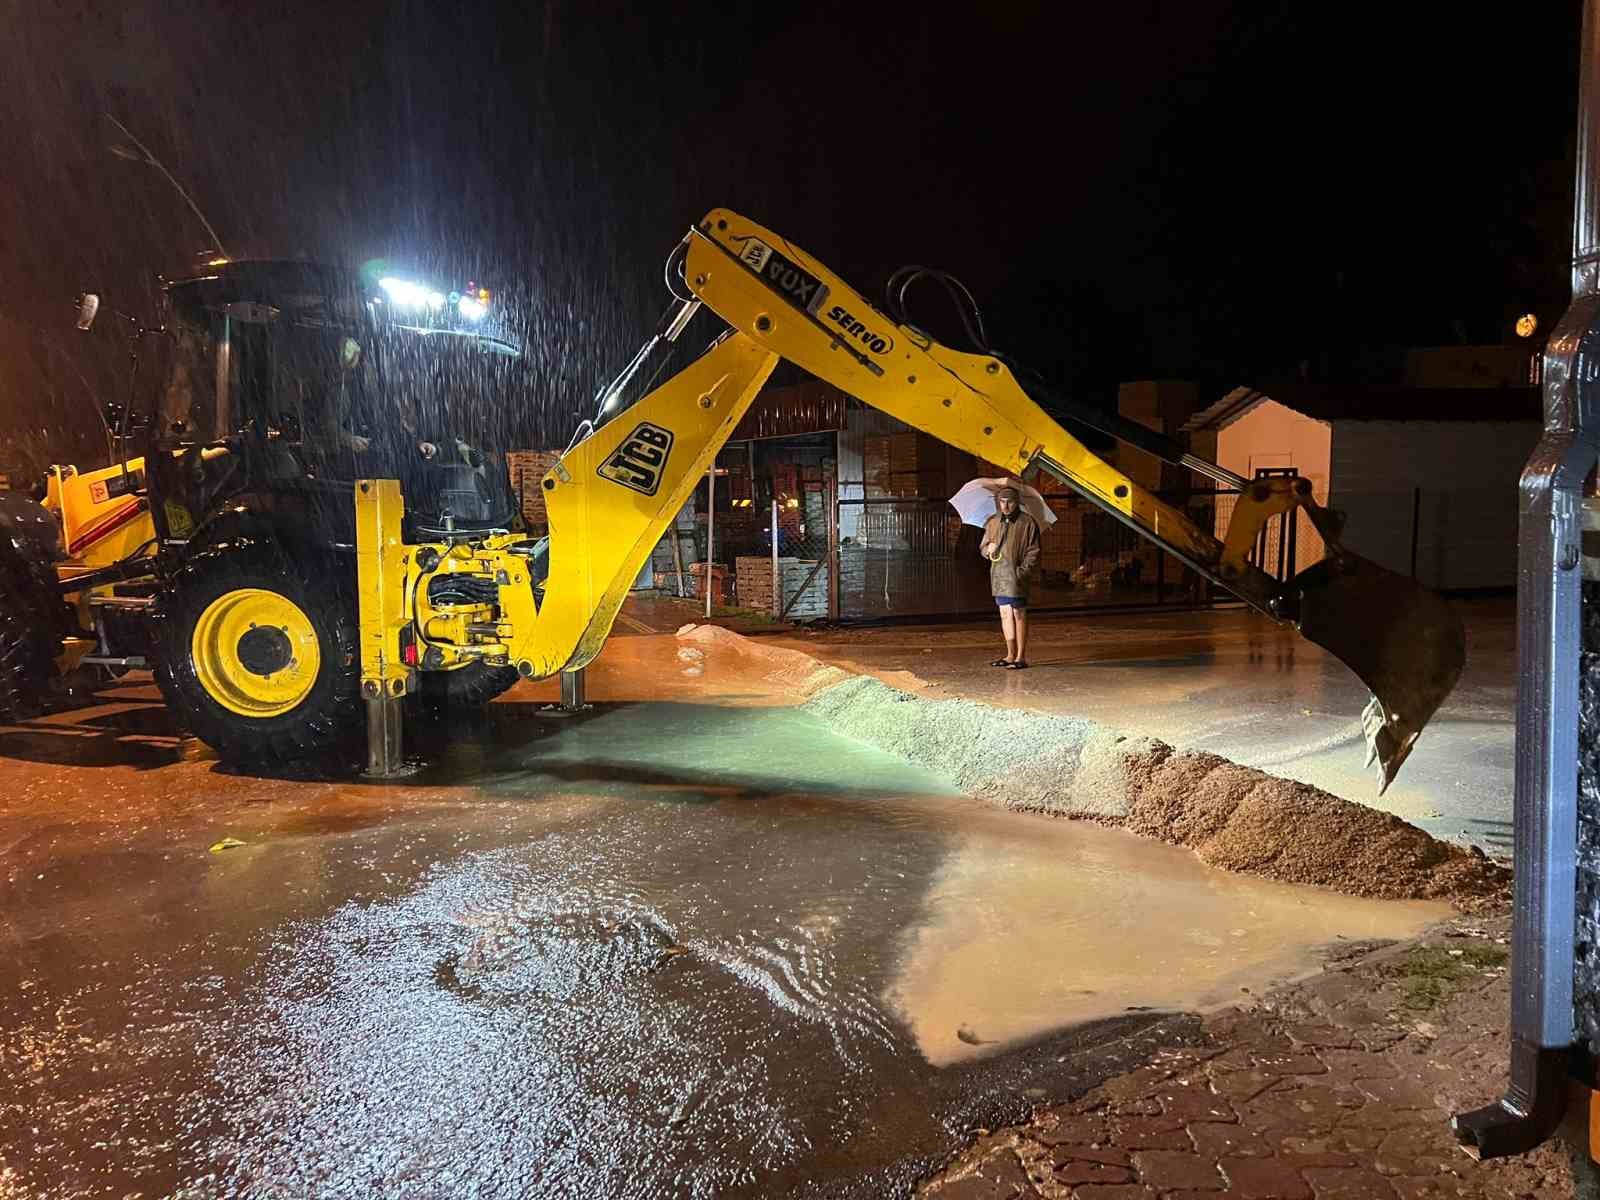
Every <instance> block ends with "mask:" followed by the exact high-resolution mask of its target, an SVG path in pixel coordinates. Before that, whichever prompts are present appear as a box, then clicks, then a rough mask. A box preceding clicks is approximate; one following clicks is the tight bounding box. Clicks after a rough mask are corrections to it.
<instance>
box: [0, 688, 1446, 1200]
mask: <svg viewBox="0 0 1600 1200" xmlns="http://www.w3.org/2000/svg"><path fill="white" fill-rule="evenodd" d="M491 714H492V716H493V719H492V720H491V721H489V722H487V723H484V724H482V725H480V727H479V728H478V729H477V730H476V732H475V735H474V736H473V737H472V738H470V739H465V740H463V741H462V742H460V743H459V744H458V745H457V746H456V747H455V748H453V749H449V750H447V751H445V753H444V755H443V759H442V761H441V763H440V765H439V766H437V767H436V768H434V769H431V770H430V771H428V772H425V773H424V774H423V775H421V776H418V777H416V778H414V779H413V780H410V781H408V782H407V783H406V784H405V785H404V786H399V787H393V788H371V787H358V786H353V785H318V786H319V787H320V788H321V789H322V793H321V794H322V799H321V800H320V801H319V804H318V805H317V806H315V807H313V808H311V809H300V810H297V811H294V812H287V811H283V807H282V805H281V804H279V805H277V806H274V804H273V802H272V801H270V800H259V799H258V800H252V801H251V802H250V804H251V805H252V806H253V807H239V808H237V809H230V808H229V805H230V804H235V803H238V801H237V797H236V796H235V795H234V793H240V794H242V793H245V792H249V793H251V794H252V795H255V794H258V793H261V792H262V789H263V788H264V789H265V794H266V795H268V796H270V795H271V794H272V793H273V792H274V791H276V793H277V795H278V796H279V797H280V799H281V798H283V797H285V796H287V795H288V794H289V792H291V791H292V790H293V789H295V788H299V787H304V786H306V785H303V784H286V783H281V782H270V781H269V782H268V783H267V784H265V785H263V784H262V783H261V782H260V781H244V780H238V779H233V778H230V777H228V776H226V775H224V774H221V773H220V772H218V771H217V770H216V769H215V767H214V765H212V764H205V763H179V764H174V765H172V766H169V767H165V768H159V769H157V770H156V771H155V772H154V773H155V774H157V775H163V776H169V777H170V778H169V781H168V783H167V785H166V786H168V787H179V788H185V789H190V790H192V791H193V792H194V793H195V794H196V795H197V796H201V797H204V798H205V799H207V800H208V801H209V803H211V804H212V805H213V806H214V810H213V811H214V812H221V813H225V814H226V813H230V812H231V813H232V814H233V816H234V818H235V822H236V827H237V828H238V829H239V830H240V831H241V834H242V840H243V841H244V842H245V844H244V845H243V846H241V847H239V848H237V849H233V850H229V851H226V852H223V853H219V854H209V853H207V852H206V850H205V847H206V845H207V844H209V842H210V841H211V839H212V838H213V837H214V836H215V834H216V832H217V829H216V828H215V827H214V826H212V825H206V824H201V823H200V822H199V821H190V822H188V823H183V822H178V823H175V824H172V825H162V824H160V823H156V824H154V825H152V826H150V827H140V828H135V829H132V830H128V831H124V833H122V834H119V835H118V836H116V837H114V838H111V839H109V841H108V842H106V843H105V844H102V845H96V844H95V840H97V839H98V838H99V837H100V835H99V834H96V833H94V832H92V831H91V830H90V829H88V828H87V827H85V826H71V825H63V826H61V827H57V828H53V829H52V828H50V827H48V825H46V826H45V827H42V828H40V829H38V830H36V831H35V833H34V834H33V838H34V843H33V844H34V845H35V849H34V850H33V851H29V852H26V853H25V852H23V851H21V850H19V849H18V845H19V843H18V842H17V841H16V840H15V839H13V838H11V837H10V833H11V832H14V830H13V828H12V827H13V826H14V825H15V822H12V823H11V825H0V834H3V835H5V836H6V838H7V840H6V842H5V844H6V845H8V846H10V847H11V853H9V854H8V858H7V871H8V875H7V877H6V879H5V880H4V883H3V886H0V893H3V894H0V901H3V908H0V911H4V912H6V913H7V914H10V919H9V924H8V934H9V937H8V941H9V942H10V949H11V953H10V954H8V955H7V957H6V961H5V962H4V963H3V964H0V1024H3V1027H4V1034H5V1036H4V1040H3V1043H0V1079H4V1080H5V1082H4V1083H3V1084H0V1197H11V1196H35V1195H41V1196H62V1197H66V1196H91V1195H92V1196H99V1195H108V1196H126V1195H130V1194H140V1195H143V1196H158V1195H166V1194H177V1195H180V1196H194V1197H201V1196H204V1197H211V1196H246V1195H248V1196H285V1197H290V1196H293V1197H304V1196H317V1197H322V1196H405V1197H412V1196H461V1195H473V1196H484V1197H498V1196H507V1197H511V1196H533V1195H537V1196H553V1197H555V1196H574V1197H576V1196H613V1195H614V1196H663V1197H665V1196H711V1195H736V1194H747V1195H783V1194H789V1193H791V1192H793V1191H795V1190H797V1189H801V1188H803V1187H806V1186H812V1185H817V1186H821V1185H824V1184H835V1185H846V1184H852V1183H853V1185H854V1187H855V1188H856V1190H857V1191H858V1192H859V1194H863V1195H881V1194H892V1193H893V1192H895V1191H896V1190H899V1189H903V1187H904V1185H905V1183H906V1181H907V1180H908V1179H909V1178H912V1177H914V1175H915V1174H916V1171H917V1169H918V1167H917V1163H918V1162H919V1161H920V1162H923V1163H925V1162H927V1161H928V1159H929V1158H930V1157H933V1156H937V1155H939V1154H942V1153H944V1152H946V1151H947V1150H949V1149H951V1148H952V1147H953V1146H954V1145H955V1142H956V1138H957V1136H958V1134H959V1132H960V1128H959V1127H960V1125H961V1124H962V1117H961V1116H960V1114H961V1113H963V1112H966V1111H969V1110H970V1104H971V1101H972V1099H973V1097H974V1096H975V1095H979V1094H982V1093H983V1092H984V1091H985V1089H989V1090H994V1088H995V1087H996V1080H999V1079H1001V1078H1002V1077H1004V1078H1006V1079H1008V1080H1012V1081H1014V1079H1015V1066H1014V1064H1015V1062H1016V1061H1019V1060H1025V1059H1026V1058H1027V1056H1028V1055H1029V1054H1030V1053H1031V1052H1032V1051H1030V1050H1029V1049H1028V1048H1026V1047H1024V1048H1022V1049H1020V1050H1016V1051H1014V1052H1011V1053H1009V1054H1007V1053H1001V1052H1002V1051H1005V1050H1007V1047H1006V1046H1004V1045H1003V1044H1001V1043H1004V1042H1006V1041H1014V1040H1016V1039H1023V1040H1026V1039H1031V1038H1036V1037H1038V1036H1040V1035H1043V1034H1045V1033H1047V1032H1049V1031H1050V1030H1052V1029H1054V1028H1056V1027H1058V1026H1060V1025H1062V1024H1064V1023H1066V1022H1068V1021H1075V1020H1082V1019H1084V1018H1089V1017H1116V1018H1118V1020H1117V1021H1113V1022H1110V1023H1107V1024H1104V1025H1100V1026H1088V1027H1086V1028H1085V1029H1084V1030H1083V1031H1082V1032H1081V1033H1079V1034H1077V1035H1074V1036H1075V1037H1077V1039H1078V1043H1093V1042H1096V1041H1104V1040H1106V1039H1108V1038H1111V1037H1114V1036H1116V1035H1117V1034H1119V1033H1121V1032H1125V1031H1126V1029H1127V1028H1128V1026H1129V1022H1130V1021H1132V1022H1134V1023H1137V1022H1144V1021H1148V1020H1149V1018H1148V1017H1146V1016H1143V1015H1140V1016H1137V1017H1134V1018H1129V1017H1127V1016H1125V1015H1123V1014H1124V1010H1125V1009H1126V1008H1128V1007H1131V1006H1141V1007H1142V1006H1154V1007H1163V1006H1183V1005H1191V1004H1194V1003H1198V1002H1200V1001H1201V1000H1204V999H1207V998H1211V997H1212V996H1213V994H1220V992H1221V991H1230V992H1231V991H1233V990H1235V989H1236V988H1237V987H1238V986H1241V981H1243V985H1245V986H1251V985H1259V984H1261V983H1264V982H1265V981H1266V980H1267V979H1270V978H1273V977H1277V976H1280V975H1281V974H1283V973H1286V972H1289V971H1293V970H1295V969H1297V968H1298V967H1300V966H1303V965H1305V964H1306V963H1308V962H1310V961H1311V959H1312V956H1311V953H1310V951H1311V947H1313V946H1314V945H1315V944H1317V943H1321V942H1327V941H1330V940H1332V939H1333V938H1334V937H1335V936H1337V935H1339V934H1345V935H1349V936H1360V937H1367V936H1374V935H1383V936H1397V935H1399V934H1402V933H1405V932H1409V931H1410V930H1412V929H1415V928H1416V927H1418V926H1419V925H1420V924H1421V923H1423V922H1424V921H1425V920H1426V919H1427V918H1428V917H1429V916H1430V915H1432V914H1433V913H1435V912H1436V911H1437V910H1435V909H1431V908H1426V907H1423V906H1410V907H1402V906H1392V905H1390V906H1386V905H1372V904H1368V905H1363V904H1361V903H1359V902H1353V901H1347V900H1344V899H1340V898H1334V897H1328V896H1325V895H1323V894H1321V893H1306V892H1304V891H1297V890H1295V889H1291V888H1285V887H1281V886H1277V885H1271V884H1266V883H1263V882H1261V881H1255V880H1245V879H1241V878H1237V877H1230V876H1223V875H1219V874H1218V873H1215V872H1211V871H1208V870H1205V869H1203V868H1200V867H1199V866H1197V865H1196V864H1195V863H1194V861H1193V860H1192V859H1191V858H1189V857H1188V856H1187V855H1184V854H1182V853H1181V852H1178V851H1174V850H1172V849H1170V848H1168V847H1163V846H1158V845H1154V844H1150V843H1145V842H1141V841H1137V840H1136V839H1133V838H1130V837H1127V836H1125V835H1122V834H1120V833H1116V832H1112V831H1107V830H1101V829H1098V828H1094V827H1086V826H1079V825H1072V824H1067V823H1063V822H1057V821H1049V820H1046V819H1043V818H1038V819H1035V818H1024V817H1019V816H1017V815H1015V814H1001V813H995V812H992V811H989V810H986V809H983V808H981V807H980V806H978V805H976V804H974V803H972V802H969V801H967V800H964V799H961V798H958V797H956V796H954V795H953V794H952V792H951V791H950V789H949V788H947V787H945V786H944V785H942V784H941V783H940V782H939V781H937V780H935V779H933V778H931V777H929V776H927V775H925V774H922V773H920V772H917V771H914V770H912V769H909V768H907V767H905V766H904V765H902V764H900V763H899V762H898V761H896V760H893V759H890V758H889V757H888V756H886V755H883V754H881V753H879V752H877V751H874V750H871V749H869V748H867V747H864V746H861V745H858V744H855V743H852V742H848V741H846V740H844V739H841V738H839V737H837V736H835V735H833V734H831V733H829V732H827V731H826V730H825V729H823V728H822V727H821V726H820V725H818V724H816V723H815V722H814V721H813V720H812V719H811V718H809V717H807V716H805V715H804V714H802V713H799V712H797V711H794V710H789V709H780V708H759V709H752V708H738V707H714V706H710V705H693V704H641V705H632V706H628V705H622V706H615V707H610V708H606V707H602V708H600V709H598V710H597V711H596V712H595V713H593V714H592V715H590V716H589V717H588V718H584V719H562V718H559V717H556V716H551V715H546V716H536V715H532V714H531V711H530V706H527V705H518V704H507V705H497V706H494V707H493V708H492V709H491ZM7 769H10V766H9V764H8V768H7ZM30 769H32V768H30ZM35 876H36V877H35ZM1141 904H1143V905H1146V906H1147V911H1148V913H1149V914H1150V920H1149V922H1147V923H1145V927H1146V928H1147V929H1148V936H1147V937H1146V938H1145V939H1144V940H1143V941H1137V940H1136V941H1135V942H1133V943H1128V945H1127V946H1125V947H1124V948H1123V950H1121V951H1119V950H1118V948H1117V946H1116V944H1115V942H1114V939H1126V937H1127V935H1128V931H1129V929H1130V928H1132V927H1134V926H1139V925H1140V924H1141V923H1140V922H1139V921H1137V920H1129V919H1127V914H1129V913H1132V912H1135V911H1137V907H1138V906H1139V905H1141ZM1112 912H1118V913H1121V914H1122V915H1123V918H1124V919H1122V920H1121V921H1111V922H1108V921H1107V919H1106V917H1107V914H1109V913H1112ZM1119 954H1120V957H1117V956H1118V955H1119ZM1087 993H1093V995H1092V996H1088V995H1086V994H1087ZM963 1030H965V1033H966V1035H967V1036H961V1035H962V1031H963ZM975 1047H981V1052H982V1053H983V1054H986V1055H989V1056H990V1057H986V1058H982V1059H981V1060H980V1061H976V1062H967V1063H963V1064H959V1065H955V1066H943V1065H942V1064H946V1063H949V1062H951V1061H952V1060H954V1059H956V1058H958V1057H960V1056H962V1055H971V1054H973V1053H974V1052H975ZM1060 1054H1061V1052H1060V1051H1059V1050H1057V1049H1055V1048H1052V1049H1051V1050H1050V1052H1049V1057H1050V1061H1062V1059H1061V1057H1060ZM1007 1072H1010V1074H1007Z"/></svg>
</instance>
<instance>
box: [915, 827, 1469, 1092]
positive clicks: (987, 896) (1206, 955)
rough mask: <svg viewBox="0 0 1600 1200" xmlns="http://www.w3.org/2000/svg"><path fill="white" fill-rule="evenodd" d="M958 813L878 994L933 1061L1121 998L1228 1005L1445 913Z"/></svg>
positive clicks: (1111, 1010) (1111, 833) (1162, 849)
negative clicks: (1327, 953) (1341, 945)
mask: <svg viewBox="0 0 1600 1200" xmlns="http://www.w3.org/2000/svg"><path fill="white" fill-rule="evenodd" d="M974 808H976V806H974ZM956 824H957V826H958V828H959V833H958V834H957V837H956V844H955V846H954V847H953V848H952V850H951V852H950V854H949V855H948V857H947V858H946V859H945V861H944V863H943V865H942V866H941V868H940V869H939V872H938V875H937V878H936V879H935V880H934V881H933V883H932V885H931V888H930V891H929V895H928V897H927V901H926V906H927V908H926V914H925V916H924V917H923V918H922V920H921V921H920V922H919V923H918V925H917V927H916V929H915V930H914V931H913V932H911V933H910V934H909V936H908V938H907V942H906V949H905V953H904V955H903V957H902V960H901V963H900V965H899V971H898V975H897V977H896V979H895V981H894V982H893V983H892V984H891V985H890V987H889V989H888V991H887V993H886V995H887V998H888V1000H889V1002H890V1004H891V1005H892V1007H893V1009H894V1010H895V1011H896V1012H897V1014H898V1015H899V1016H901V1018H902V1019H903V1020H905V1021H906V1023H907V1024H908V1025H909V1026H910V1027H911V1029H912V1032H913V1033H914V1035H915V1037H916V1040H917V1045H918V1047H919V1049H920V1050H921V1051H922V1053H923V1054H924V1055H925V1056H926V1057H927V1058H928V1060H929V1061H930V1062H932V1063H934V1064H935V1065H938V1066H942V1065H946V1064H949V1063H951V1062H955V1061H958V1060H960V1059H964V1058H969V1057H972V1056H974V1055H978V1054H985V1053H991V1052H993V1051H995V1050H996V1049H999V1048H1001V1047H1003V1046H1005V1045H1006V1044H1007V1043H1014V1042H1017V1041H1020V1040H1024V1039H1027V1038H1029V1037H1033V1036H1037V1035H1039V1034H1042V1033H1045V1032H1047V1031H1049V1030H1052V1029H1056V1028H1059V1027H1061V1026H1063V1025H1069V1024H1074V1023H1077V1022H1081V1021H1090V1020H1096V1019H1099V1018H1103V1017H1110V1016H1116V1015H1118V1014H1121V1013H1124V1012H1127V1011H1129V1010H1130V1009H1150V1008H1154V1009H1171V1010H1183V1011H1194V1010H1203V1009H1206V1008H1210V1007H1215V1006H1217V1005H1221V1004H1226V1003H1229V1002H1232V1001H1236V1000H1238V999H1240V998H1241V996H1242V994H1243V993H1245V992H1260V991H1264V990H1266V989H1267V988H1269V987H1270V986H1272V985H1273V984H1275V983H1278V982H1282V981H1284V980H1287V979H1291V978H1294V977H1295V976H1298V975H1301V974H1304V973H1306V972H1308V971H1311V970H1314V969H1315V968H1316V967H1318V966H1319V965H1320V963H1321V961H1322V958H1323V954H1322V953H1321V952H1320V951H1321V948H1322V947H1326V946H1329V945H1331V944H1336V943H1338V942H1339V941H1340V940H1348V941H1357V940H1367V939H1385V940H1388V939H1393V940H1399V939H1404V938H1409V937H1414V936H1416V935H1417V934H1418V933H1420V932H1421V931H1422V930H1423V929H1425V928H1427V927H1428V926H1429V925H1431V924H1433V923H1435V922H1437V921H1440V920H1443V919H1444V918H1446V917H1447V916H1449V915H1450V909H1449V907H1448V906H1447V905H1444V904H1438V903H1431V902H1405V903H1397V902H1394V901H1383V900H1363V899H1358V898H1355V897H1351V896H1342V895H1339V894H1337V893H1333V892H1328V891H1324V890H1321V889H1313V888H1304V887H1293V886H1290V885H1287V884H1282V883H1275V882H1273V881H1271V880H1265V879H1256V878H1253V877H1251V876H1248V875H1235V874H1231V873H1229V872H1226V871H1218V870H1215V869H1213V868H1210V867H1207V866H1205V865H1204V864H1202V863H1201V862H1200V861H1199V860H1198V859H1196V858H1195V857H1194V855H1193V854H1191V853H1190V852H1188V851H1187V850H1183V849H1179V848H1177V847H1174V846H1167V845H1163V844H1161V843H1159V842H1152V841H1149V840H1147V839H1144V838H1140V837H1136V836H1134V835H1132V834H1128V833H1124V832H1122V831H1120V830H1115V829H1106V828H1102V827H1100V826H1097V825H1093V824H1088V823H1083V822H1069V821H1063V820H1061V819H1059V818H1054V817H1044V816H1036V815H1033V814H1025V813H1003V812H992V811H983V810H976V811H969V812H966V813H963V814H961V815H960V816H959V818H957V820H956Z"/></svg>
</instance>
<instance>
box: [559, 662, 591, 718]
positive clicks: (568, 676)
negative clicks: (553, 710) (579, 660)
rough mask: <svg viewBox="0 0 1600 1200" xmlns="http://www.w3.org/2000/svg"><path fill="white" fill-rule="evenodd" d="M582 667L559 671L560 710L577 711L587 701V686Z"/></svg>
mask: <svg viewBox="0 0 1600 1200" xmlns="http://www.w3.org/2000/svg"><path fill="white" fill-rule="evenodd" d="M584 670H585V669H584V668H583V667H579V668H578V669H577V670H576V671H563V672H561V711H562V712H579V711H581V710H582V709H583V708H584V707H585V706H586V705H587V704H588V702H589V687H588V683H587V681H586V677H585V675H584Z"/></svg>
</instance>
